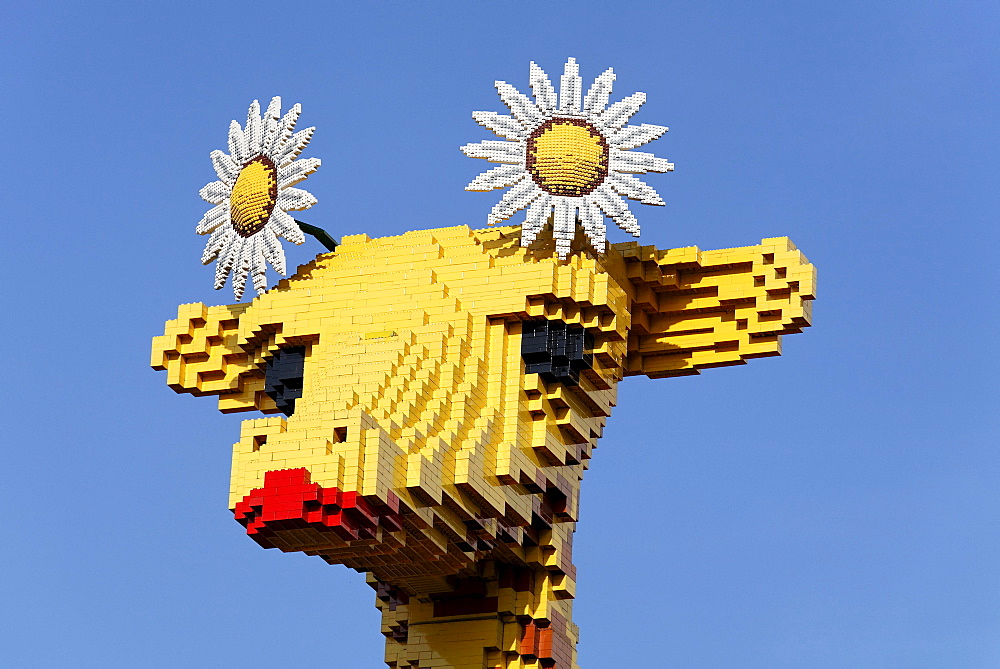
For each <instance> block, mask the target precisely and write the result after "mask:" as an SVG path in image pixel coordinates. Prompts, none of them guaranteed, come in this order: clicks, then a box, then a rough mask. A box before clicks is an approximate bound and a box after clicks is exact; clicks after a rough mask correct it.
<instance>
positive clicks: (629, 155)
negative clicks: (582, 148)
mask: <svg viewBox="0 0 1000 669" xmlns="http://www.w3.org/2000/svg"><path fill="white" fill-rule="evenodd" d="M609 167H610V168H611V170H612V171H615V172H631V173H632V174H644V173H646V172H671V171H673V169H674V164H673V163H671V162H670V161H668V160H666V159H664V158H657V157H656V156H654V155H653V154H652V153H644V152H642V151H621V150H619V149H611V161H610V162H609Z"/></svg>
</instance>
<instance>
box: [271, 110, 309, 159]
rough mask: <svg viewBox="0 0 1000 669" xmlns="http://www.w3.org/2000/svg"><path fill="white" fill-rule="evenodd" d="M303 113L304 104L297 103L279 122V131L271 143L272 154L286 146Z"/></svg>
mask: <svg viewBox="0 0 1000 669" xmlns="http://www.w3.org/2000/svg"><path fill="white" fill-rule="evenodd" d="M301 113H302V105H300V104H299V103H297V102H296V103H295V104H294V105H292V108H291V109H289V110H288V111H287V112H286V113H285V115H284V116H282V117H281V120H280V121H279V122H278V131H277V132H276V133H275V135H274V142H273V143H272V144H271V148H270V150H271V155H272V156H274V155H277V154H278V153H280V152H281V151H283V150H284V148H285V143H286V142H287V141H288V138H289V137H291V136H292V131H293V130H295V124H296V123H297V122H298V120H299V115H300V114H301Z"/></svg>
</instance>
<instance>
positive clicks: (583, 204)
mask: <svg viewBox="0 0 1000 669" xmlns="http://www.w3.org/2000/svg"><path fill="white" fill-rule="evenodd" d="M580 224H581V225H582V226H583V231H584V233H585V234H586V235H587V239H589V240H590V245H591V246H593V247H594V250H595V251H597V252H598V253H604V252H605V251H606V250H607V246H608V242H607V229H606V228H605V227H604V215H603V214H601V210H600V209H599V208H598V207H597V205H595V204H593V203H591V202H589V201H588V200H587V198H580Z"/></svg>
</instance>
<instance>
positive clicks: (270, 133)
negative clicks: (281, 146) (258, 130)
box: [260, 95, 281, 153]
mask: <svg viewBox="0 0 1000 669" xmlns="http://www.w3.org/2000/svg"><path fill="white" fill-rule="evenodd" d="M279 118H281V98H280V97H279V96H277V95H276V96H274V97H273V98H271V103H270V104H269V105H267V111H265V112H264V122H263V132H264V138H263V140H262V141H261V144H260V151H261V153H266V152H267V151H268V150H269V149H270V148H271V147H272V146H273V145H274V138H275V136H276V135H277V134H278V119H279Z"/></svg>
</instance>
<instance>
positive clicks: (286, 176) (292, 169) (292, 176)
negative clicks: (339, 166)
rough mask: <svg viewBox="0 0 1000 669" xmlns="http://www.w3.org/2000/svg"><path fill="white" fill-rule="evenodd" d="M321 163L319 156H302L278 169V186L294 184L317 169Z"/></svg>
mask: <svg viewBox="0 0 1000 669" xmlns="http://www.w3.org/2000/svg"><path fill="white" fill-rule="evenodd" d="M322 164H323V161H321V160H320V159H319V158H303V159H302V160H296V161H295V162H294V163H291V164H290V165H286V166H285V167H281V168H279V169H278V188H279V189H281V188H286V187H288V186H294V185H295V184H297V183H299V182H300V181H302V180H303V179H305V178H306V177H307V176H309V175H310V174H312V173H313V172H315V171H316V170H318V169H319V166H320V165H322Z"/></svg>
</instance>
